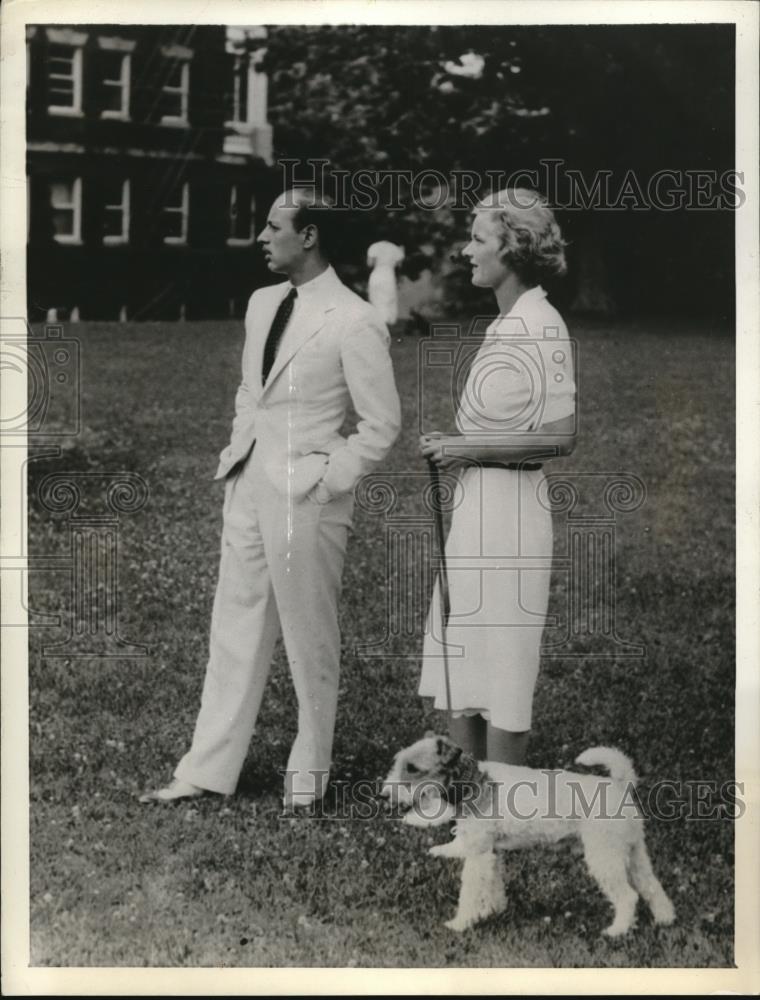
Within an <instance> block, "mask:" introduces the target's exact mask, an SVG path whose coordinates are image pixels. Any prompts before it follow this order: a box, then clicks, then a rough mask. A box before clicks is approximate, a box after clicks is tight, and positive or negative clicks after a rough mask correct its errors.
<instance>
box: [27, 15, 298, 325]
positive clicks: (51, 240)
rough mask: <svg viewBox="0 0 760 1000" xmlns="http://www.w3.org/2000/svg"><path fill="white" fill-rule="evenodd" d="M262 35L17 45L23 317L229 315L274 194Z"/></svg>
mask: <svg viewBox="0 0 760 1000" xmlns="http://www.w3.org/2000/svg"><path fill="white" fill-rule="evenodd" d="M265 44H266V31H265V29H263V28H229V27H223V26H219V27H217V26H192V25H183V26H171V27H168V26H158V27H151V26H142V25H76V26H69V27H64V26H61V25H53V26H45V25H38V26H30V27H29V28H28V29H27V163H28V165H27V172H28V185H29V187H28V206H29V211H28V220H27V223H28V277H27V286H28V310H29V317H30V319H32V320H38V319H41V318H45V316H46V315H48V314H49V313H50V311H51V310H56V313H57V315H58V317H59V318H66V317H67V316H68V317H71V318H76V317H77V316H79V317H80V318H81V319H118V318H122V319H177V318H180V317H182V316H184V317H186V318H188V319H196V318H216V317H223V316H230V315H234V316H238V315H241V314H242V312H243V309H244V306H245V303H246V301H247V299H248V296H249V295H250V292H251V290H252V289H253V288H254V287H256V286H257V285H260V284H266V283H267V281H268V280H271V278H270V276H269V274H268V272H267V270H266V267H265V266H264V263H263V260H262V259H261V258H260V256H259V255H258V254H256V253H255V252H254V251H253V240H254V234H255V230H256V226H257V215H258V220H259V223H260V220H261V217H262V215H263V213H264V212H265V211H266V210H267V209H268V207H269V203H270V201H271V198H272V196H273V195H274V194H275V193H276V191H277V190H278V183H279V180H280V178H279V175H278V174H277V172H276V171H275V170H274V169H273V168H272V166H271V159H272V129H271V126H270V125H269V124H268V123H267V80H266V75H265V74H264V73H263V72H261V71H260V69H259V64H260V60H261V56H262V54H263V50H264V46H265Z"/></svg>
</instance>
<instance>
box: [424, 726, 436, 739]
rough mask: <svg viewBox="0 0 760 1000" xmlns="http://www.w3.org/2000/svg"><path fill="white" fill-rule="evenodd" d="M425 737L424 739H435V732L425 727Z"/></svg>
mask: <svg viewBox="0 0 760 1000" xmlns="http://www.w3.org/2000/svg"><path fill="white" fill-rule="evenodd" d="M425 739H426V740H432V739H435V733H434V732H433V730H432V729H426V730H425Z"/></svg>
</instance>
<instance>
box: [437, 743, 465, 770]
mask: <svg viewBox="0 0 760 1000" xmlns="http://www.w3.org/2000/svg"><path fill="white" fill-rule="evenodd" d="M436 751H437V753H438V756H439V757H440V759H441V763H442V764H443V766H444V767H449V768H450V767H454V766H455V764H456V763H457V761H458V760H459V758H460V757H461V756H462V748H461V747H458V746H457V745H456V743H452V742H451V740H449V739H446V737H445V736H439V737H438V741H437V743H436Z"/></svg>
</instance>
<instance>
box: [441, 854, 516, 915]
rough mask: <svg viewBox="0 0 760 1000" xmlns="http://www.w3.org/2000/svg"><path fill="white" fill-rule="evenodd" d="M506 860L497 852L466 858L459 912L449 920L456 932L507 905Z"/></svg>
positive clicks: (458, 906) (498, 911)
mask: <svg viewBox="0 0 760 1000" xmlns="http://www.w3.org/2000/svg"><path fill="white" fill-rule="evenodd" d="M503 869H504V859H503V857H502V856H497V855H496V854H494V853H493V852H489V853H488V854H480V855H478V856H477V857H468V858H466V859H465V862H464V867H463V868H462V882H461V884H460V887H459V903H458V905H457V912H456V915H455V916H454V917H453V919H451V920H447V921H446V927H448V928H449V929H450V930H452V931H464V930H467V928H468V927H472V926H473V924H475V923H477V922H478V921H479V920H483V919H485V918H486V917H488V916H490V915H491V914H492V913H500V912H501V911H502V910H503V909H504V908H505V907H506V905H507V894H506V892H505V890H504V871H503Z"/></svg>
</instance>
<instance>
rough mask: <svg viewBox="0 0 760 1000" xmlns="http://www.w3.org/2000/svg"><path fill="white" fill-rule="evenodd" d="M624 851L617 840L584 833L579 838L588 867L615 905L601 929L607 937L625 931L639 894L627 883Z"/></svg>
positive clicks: (617, 935)
mask: <svg viewBox="0 0 760 1000" xmlns="http://www.w3.org/2000/svg"><path fill="white" fill-rule="evenodd" d="M626 854H627V850H626V847H625V845H624V844H622V843H620V842H618V841H612V842H611V841H610V840H608V839H605V838H602V837H593V838H592V837H590V836H588V835H587V836H584V838H583V855H584V857H585V859H586V864H587V866H588V870H589V872H590V873H591V875H592V876H593V877H594V878H595V879H596V881H597V883H598V884H599V888H600V889H601V890H602V892H603V893H604V894H605V896H606V897H607V899H609V901H610V902H611V903H612V905H613V907H614V908H615V919H614V920H613V921H612V923H611V924H610V925H609V927H605V929H604V931H603V933H604V934H606V935H607V936H608V937H619V935H621V934H625V933H626V931H629V930H630V929H631V927H633V925H634V923H635V921H636V903H637V901H638V898H639V897H638V893H637V892H636V891H635V890H634V889H632V888H631V886H630V884H629V882H628V873H627V870H626Z"/></svg>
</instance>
